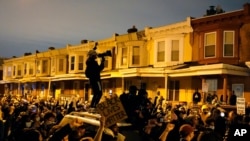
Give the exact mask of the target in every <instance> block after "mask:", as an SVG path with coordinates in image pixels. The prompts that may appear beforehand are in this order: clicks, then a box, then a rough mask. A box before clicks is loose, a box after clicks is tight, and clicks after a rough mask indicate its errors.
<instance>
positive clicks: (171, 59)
mask: <svg viewBox="0 0 250 141" xmlns="http://www.w3.org/2000/svg"><path fill="white" fill-rule="evenodd" d="M174 41H178V51H177V52H178V60H173V58H174V56H173V55H174V54H173V52H174V51H173V48H174ZM170 61H171V62H179V61H180V40H178V39H172V40H171V58H170Z"/></svg>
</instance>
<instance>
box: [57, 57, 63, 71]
mask: <svg viewBox="0 0 250 141" xmlns="http://www.w3.org/2000/svg"><path fill="white" fill-rule="evenodd" d="M63 61H64V60H63V59H59V68H58V71H59V72H62V71H63V66H64V63H63Z"/></svg>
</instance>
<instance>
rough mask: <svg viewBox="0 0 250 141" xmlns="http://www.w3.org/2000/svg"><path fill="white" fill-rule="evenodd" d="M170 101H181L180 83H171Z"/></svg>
mask: <svg viewBox="0 0 250 141" xmlns="http://www.w3.org/2000/svg"><path fill="white" fill-rule="evenodd" d="M169 85H170V86H169V94H168V100H170V101H179V93H180V81H170V84H169Z"/></svg>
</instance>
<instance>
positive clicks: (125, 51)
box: [121, 47, 128, 65]
mask: <svg viewBox="0 0 250 141" xmlns="http://www.w3.org/2000/svg"><path fill="white" fill-rule="evenodd" d="M127 63H128V48H126V47H124V48H122V59H121V65H127Z"/></svg>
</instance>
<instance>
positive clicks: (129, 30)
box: [127, 25, 137, 33]
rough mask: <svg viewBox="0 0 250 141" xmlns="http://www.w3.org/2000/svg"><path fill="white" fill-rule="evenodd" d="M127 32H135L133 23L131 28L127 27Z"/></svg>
mask: <svg viewBox="0 0 250 141" xmlns="http://www.w3.org/2000/svg"><path fill="white" fill-rule="evenodd" d="M127 32H128V33H133V32H137V28H136V27H135V25H133V27H132V28H129V29H128V30H127Z"/></svg>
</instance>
